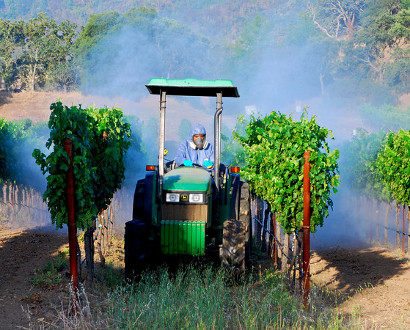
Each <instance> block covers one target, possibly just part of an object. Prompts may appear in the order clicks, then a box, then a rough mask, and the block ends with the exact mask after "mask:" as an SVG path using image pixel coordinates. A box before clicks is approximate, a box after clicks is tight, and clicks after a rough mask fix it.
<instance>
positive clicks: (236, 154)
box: [221, 115, 247, 167]
mask: <svg viewBox="0 0 410 330" xmlns="http://www.w3.org/2000/svg"><path fill="white" fill-rule="evenodd" d="M246 125H247V121H246V118H245V116H244V115H239V116H238V121H237V123H236V125H235V129H234V131H233V132H232V133H231V134H229V133H226V134H224V133H222V134H221V140H222V152H221V160H222V163H224V164H226V165H232V166H239V167H244V166H245V152H244V150H243V147H242V146H241V145H240V144H239V142H238V141H237V140H236V139H235V138H234V134H235V132H236V133H237V134H239V135H244V134H245V130H246ZM228 134H229V135H231V136H229V135H228Z"/></svg>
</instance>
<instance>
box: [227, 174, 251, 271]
mask: <svg viewBox="0 0 410 330" xmlns="http://www.w3.org/2000/svg"><path fill="white" fill-rule="evenodd" d="M233 191H235V192H236V193H235V194H233V196H232V199H233V201H234V205H235V206H234V207H233V211H234V212H233V213H231V215H234V216H235V217H236V218H237V219H231V220H227V221H225V222H224V224H223V236H222V246H221V248H220V251H219V255H220V259H221V261H222V263H223V264H224V265H226V266H228V267H229V268H230V269H232V270H233V271H234V273H242V272H243V271H244V270H245V267H246V266H249V263H250V253H251V238H252V235H251V211H250V194H249V185H248V183H246V182H240V181H237V182H236V183H235V186H234V187H233ZM236 194H240V195H239V196H235V195H236ZM235 201H237V202H235Z"/></svg>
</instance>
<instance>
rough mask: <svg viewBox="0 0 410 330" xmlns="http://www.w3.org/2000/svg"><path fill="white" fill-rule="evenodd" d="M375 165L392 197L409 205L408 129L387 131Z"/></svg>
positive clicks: (409, 138) (409, 152)
mask: <svg viewBox="0 0 410 330" xmlns="http://www.w3.org/2000/svg"><path fill="white" fill-rule="evenodd" d="M375 166H376V168H377V170H378V172H379V175H380V177H381V180H382V181H383V183H384V185H385V187H386V188H387V190H388V191H389V192H390V193H391V194H392V195H393V197H394V199H395V200H396V201H397V202H398V203H400V204H403V205H410V131H404V130H400V131H398V132H397V133H393V132H389V133H387V135H386V139H385V141H384V143H383V145H382V147H381V150H380V152H379V153H378V155H377V160H376V164H375Z"/></svg>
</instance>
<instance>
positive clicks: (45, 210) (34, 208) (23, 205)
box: [0, 202, 48, 212]
mask: <svg viewBox="0 0 410 330" xmlns="http://www.w3.org/2000/svg"><path fill="white" fill-rule="evenodd" d="M0 204H2V205H6V206H8V207H15V206H20V207H27V208H29V209H33V210H38V211H43V212H48V210H47V209H41V208H38V207H35V206H29V205H25V204H20V203H15V204H14V205H13V204H12V203H10V202H7V203H4V202H0Z"/></svg>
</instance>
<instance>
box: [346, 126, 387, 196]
mask: <svg viewBox="0 0 410 330" xmlns="http://www.w3.org/2000/svg"><path fill="white" fill-rule="evenodd" d="M384 137H385V134H384V133H383V132H382V131H379V132H378V133H369V132H367V131H366V130H364V129H357V130H356V134H355V135H354V136H353V137H352V140H351V141H347V142H345V143H344V144H343V146H342V147H341V155H342V157H341V161H340V168H342V169H343V172H342V173H341V176H342V180H344V181H345V182H347V183H348V184H349V185H350V188H351V189H352V190H354V191H356V192H358V193H359V194H361V195H364V196H367V197H369V198H375V199H377V200H379V201H386V202H390V201H392V196H391V194H390V193H389V191H388V190H387V189H386V187H385V185H383V183H382V181H381V178H380V174H379V171H378V170H377V168H376V159H377V154H378V153H379V151H380V149H381V144H382V141H383V139H384Z"/></svg>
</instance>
